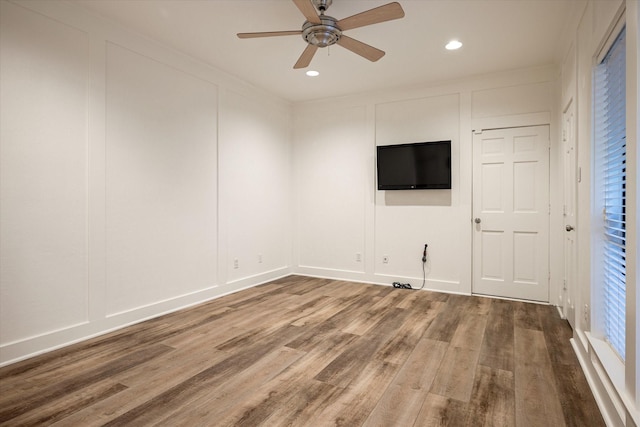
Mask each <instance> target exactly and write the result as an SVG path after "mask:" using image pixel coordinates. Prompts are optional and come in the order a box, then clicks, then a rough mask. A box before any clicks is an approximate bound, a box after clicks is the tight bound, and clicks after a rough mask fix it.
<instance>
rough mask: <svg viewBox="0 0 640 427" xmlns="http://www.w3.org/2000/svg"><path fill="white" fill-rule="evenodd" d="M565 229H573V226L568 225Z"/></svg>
mask: <svg viewBox="0 0 640 427" xmlns="http://www.w3.org/2000/svg"><path fill="white" fill-rule="evenodd" d="M564 229H565V230H567V231H571V230H573V226H571V225H567V226H566V227H565V228H564Z"/></svg>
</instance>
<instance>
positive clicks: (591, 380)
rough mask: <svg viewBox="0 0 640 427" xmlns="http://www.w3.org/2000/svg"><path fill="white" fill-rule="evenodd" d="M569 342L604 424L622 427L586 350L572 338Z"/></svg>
mask: <svg viewBox="0 0 640 427" xmlns="http://www.w3.org/2000/svg"><path fill="white" fill-rule="evenodd" d="M570 342H571V346H572V347H573V351H574V352H575V354H576V357H577V358H578V362H579V363H580V367H581V368H582V372H583V373H584V376H585V378H586V379H587V383H588V384H589V388H590V389H591V393H592V394H593V397H594V399H595V400H596V404H597V405H598V409H600V414H601V415H602V418H603V419H604V422H605V424H606V425H607V427H620V426H624V421H623V420H621V419H620V416H619V415H618V411H617V410H616V405H615V403H614V402H613V401H612V400H611V397H610V395H609V393H608V392H607V390H606V387H605V385H604V384H603V383H602V381H601V379H600V378H599V376H598V374H597V373H596V372H595V368H594V367H593V365H592V363H591V362H590V360H589V354H588V349H584V348H582V347H581V346H580V345H579V344H578V342H577V341H576V340H575V339H574V338H571V340H570ZM627 427H637V426H627Z"/></svg>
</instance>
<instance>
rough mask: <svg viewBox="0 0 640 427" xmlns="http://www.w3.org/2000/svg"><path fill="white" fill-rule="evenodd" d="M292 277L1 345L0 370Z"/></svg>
mask: <svg viewBox="0 0 640 427" xmlns="http://www.w3.org/2000/svg"><path fill="white" fill-rule="evenodd" d="M290 274H291V271H290V269H289V268H288V267H286V268H281V269H276V270H272V271H268V272H265V273H261V274H257V275H254V276H251V277H246V278H243V279H240V280H236V281H234V282H231V283H228V284H225V285H220V286H212V287H210V288H207V289H203V290H201V291H197V292H193V293H190V294H187V295H180V296H177V297H175V298H170V299H167V300H163V301H157V302H154V303H151V304H147V305H144V306H141V307H136V308H134V309H131V310H127V311H124V312H120V313H114V314H111V315H108V316H105V317H103V318H101V319H98V320H95V321H93V322H84V323H81V324H76V325H71V326H69V327H66V328H62V329H59V330H56V331H51V332H47V333H44V334H41V335H38V336H34V337H29V338H25V339H23V340H20V341H15V342H10V343H7V344H4V345H2V346H0V367H2V366H6V365H10V364H12V363H16V362H20V361H22V360H26V359H30V358H32V357H35V356H38V355H41V354H44V353H48V352H50V351H53V350H57V349H60V348H64V347H67V346H69V345H72V344H76V343H78V342H82V341H85V340H88V339H91V338H95V337H98V336H101V335H105V334H108V333H111V332H113V331H117V330H118V329H122V328H126V327H127V326H132V325H135V324H137V323H141V322H144V321H147V320H150V319H154V318H156V317H160V316H164V315H165V314H169V313H172V312H175V311H179V310H184V309H186V308H189V307H193V306H195V305H199V304H202V303H205V302H207V301H211V300H214V299H217V298H220V297H223V296H225V295H229V294H232V293H235V292H238V291H241V290H243V289H248V288H252V287H254V286H258V285H261V284H263V283H266V282H270V281H272V280H276V279H279V278H281V277H285V276H288V275H290Z"/></svg>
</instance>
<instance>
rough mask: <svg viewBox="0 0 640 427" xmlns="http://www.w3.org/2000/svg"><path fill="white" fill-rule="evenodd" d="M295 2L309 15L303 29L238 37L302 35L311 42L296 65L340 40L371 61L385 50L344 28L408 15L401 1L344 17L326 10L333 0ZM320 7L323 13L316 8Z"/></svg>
mask: <svg viewBox="0 0 640 427" xmlns="http://www.w3.org/2000/svg"><path fill="white" fill-rule="evenodd" d="M293 3H294V4H295V5H296V6H297V7H298V9H300V12H302V14H303V15H304V17H305V18H306V21H305V22H304V24H302V29H301V30H294V31H270V32H260V33H238V37H240V38H241V39H250V38H256V37H274V36H291V35H296V34H297V35H302V38H303V39H304V40H305V41H306V42H307V44H308V46H307V47H306V48H305V50H304V51H303V52H302V55H301V56H300V58H299V59H298V61H297V62H296V63H295V65H294V66H293V68H305V67H307V66H308V65H309V64H310V63H311V59H313V55H314V54H315V53H316V51H317V50H318V48H319V47H327V46H331V45H333V44H338V45H340V46H342V47H344V48H345V49H348V50H350V51H351V52H353V53H355V54H358V55H360V56H362V57H363V58H366V59H368V60H369V61H377V60H378V59H380V58H382V57H383V56H384V52H383V51H382V50H380V49H376V48H375V47H373V46H369V45H368V44H366V43H362V42H361V41H358V40H355V39H352V38H351V37H348V36H346V35H344V34H343V33H342V32H343V31H346V30H351V29H353V28H359V27H364V26H365V25H372V24H377V23H380V22H385V21H391V20H393V19H399V18H402V17H403V16H404V10H402V7H401V6H400V4H399V3H398V2H393V3H389V4H385V5H383V6H379V7H376V8H373V9H370V10H367V11H365V12H361V13H358V14H356V15H353V16H350V17H348V18H344V19H340V20H337V19H336V18H334V17H332V16H328V15H325V14H324V13H325V12H326V11H327V9H328V8H329V6H331V4H332V3H333V0H293ZM316 9H317V10H318V11H319V12H320V14H318V12H316Z"/></svg>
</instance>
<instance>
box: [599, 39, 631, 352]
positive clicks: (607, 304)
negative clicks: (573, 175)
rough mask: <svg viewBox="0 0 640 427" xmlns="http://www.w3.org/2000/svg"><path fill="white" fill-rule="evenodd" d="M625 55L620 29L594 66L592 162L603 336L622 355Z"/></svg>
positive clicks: (625, 149)
mask: <svg viewBox="0 0 640 427" xmlns="http://www.w3.org/2000/svg"><path fill="white" fill-rule="evenodd" d="M625 69H626V58H625V29H624V28H623V29H622V31H621V32H620V34H619V35H618V37H617V38H616V40H615V42H614V43H613V45H612V46H611V48H610V49H609V51H608V52H607V54H606V56H605V57H604V59H603V60H602V62H601V63H600V64H598V65H597V66H596V69H595V82H594V83H595V97H594V98H595V99H594V100H595V104H594V105H595V117H594V119H595V150H594V154H595V159H594V160H595V166H596V173H597V174H598V175H599V177H600V179H599V180H598V182H600V184H599V187H600V188H595V189H594V190H595V192H596V193H597V197H596V198H597V199H598V200H601V203H602V213H603V220H604V227H603V231H602V233H603V236H601V239H600V240H599V242H600V243H599V244H601V245H602V247H601V248H599V251H598V253H599V254H600V256H599V257H600V258H602V259H598V262H600V263H601V265H600V268H602V277H603V279H604V283H602V284H601V285H599V287H600V286H601V287H600V289H601V296H602V298H603V301H602V302H603V309H604V316H603V319H604V325H601V326H603V329H604V335H605V339H606V340H607V341H608V342H609V344H610V345H611V346H612V347H613V349H614V350H615V351H616V352H617V353H618V355H620V357H621V358H622V359H623V360H624V353H625V297H626V225H625V221H626V206H625V201H626V175H627V174H626V171H627V169H626V168H627V161H626V153H627V144H626V124H625V120H626V117H625V116H626V96H625V80H626V73H625Z"/></svg>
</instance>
